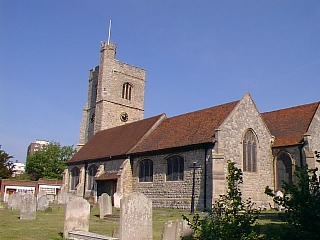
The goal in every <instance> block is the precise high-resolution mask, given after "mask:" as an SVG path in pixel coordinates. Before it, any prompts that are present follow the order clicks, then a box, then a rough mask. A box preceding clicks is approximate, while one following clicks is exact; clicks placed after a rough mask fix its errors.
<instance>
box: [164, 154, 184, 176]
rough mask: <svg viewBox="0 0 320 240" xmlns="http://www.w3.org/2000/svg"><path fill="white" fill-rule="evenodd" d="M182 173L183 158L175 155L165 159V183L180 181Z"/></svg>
mask: <svg viewBox="0 0 320 240" xmlns="http://www.w3.org/2000/svg"><path fill="white" fill-rule="evenodd" d="M183 171H184V159H183V157H180V156H177V155H175V156H171V157H169V158H168V159H167V181H182V180H183Z"/></svg>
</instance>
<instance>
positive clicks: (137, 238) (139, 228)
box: [119, 192, 152, 240]
mask: <svg viewBox="0 0 320 240" xmlns="http://www.w3.org/2000/svg"><path fill="white" fill-rule="evenodd" d="M119 239H121V240H128V239H129V240H132V239H134V240H149V239H152V201H151V199H148V198H147V197H146V196H145V195H144V194H142V193H138V192H133V193H131V194H129V195H125V196H124V198H123V199H122V200H121V206H120V231H119Z"/></svg>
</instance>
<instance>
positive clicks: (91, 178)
mask: <svg viewBox="0 0 320 240" xmlns="http://www.w3.org/2000/svg"><path fill="white" fill-rule="evenodd" d="M97 170H98V168H97V166H96V165H94V164H93V165H91V166H90V167H89V168H88V190H93V189H94V177H95V176H96V174H97Z"/></svg>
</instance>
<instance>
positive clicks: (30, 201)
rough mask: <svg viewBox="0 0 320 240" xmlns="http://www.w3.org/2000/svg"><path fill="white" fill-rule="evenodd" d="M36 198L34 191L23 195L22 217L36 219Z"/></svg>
mask: <svg viewBox="0 0 320 240" xmlns="http://www.w3.org/2000/svg"><path fill="white" fill-rule="evenodd" d="M36 206H37V203H36V198H35V196H34V195H33V194H32V193H27V194H24V195H22V197H21V208H20V219H21V220H33V219H36Z"/></svg>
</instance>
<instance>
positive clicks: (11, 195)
mask: <svg viewBox="0 0 320 240" xmlns="http://www.w3.org/2000/svg"><path fill="white" fill-rule="evenodd" d="M12 199H13V194H10V195H9V196H8V198H7V207H8V209H10V210H11V209H12Z"/></svg>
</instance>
